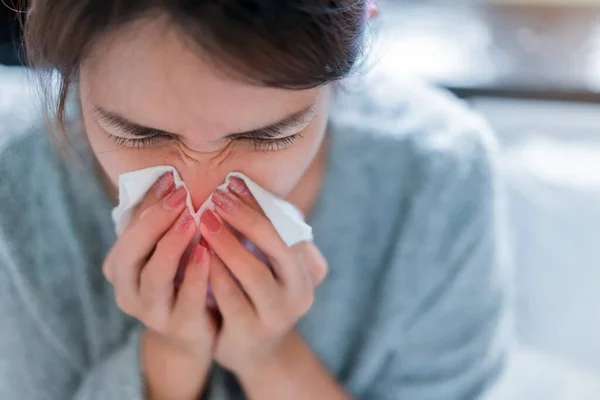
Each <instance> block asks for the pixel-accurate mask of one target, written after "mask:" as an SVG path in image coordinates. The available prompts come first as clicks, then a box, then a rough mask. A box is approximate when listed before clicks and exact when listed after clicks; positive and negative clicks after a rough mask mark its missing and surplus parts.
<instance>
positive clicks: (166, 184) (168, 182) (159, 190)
mask: <svg viewBox="0 0 600 400" xmlns="http://www.w3.org/2000/svg"><path fill="white" fill-rule="evenodd" d="M174 189H175V178H173V174H172V173H171V172H167V173H166V174H164V175H163V176H161V177H160V179H159V180H158V181H157V182H156V183H155V184H154V195H155V196H156V198H157V199H158V200H162V199H163V198H164V197H165V196H166V195H168V194H169V193H171V192H172V191H173V190H174Z"/></svg>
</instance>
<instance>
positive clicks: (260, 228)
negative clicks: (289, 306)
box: [212, 190, 297, 284]
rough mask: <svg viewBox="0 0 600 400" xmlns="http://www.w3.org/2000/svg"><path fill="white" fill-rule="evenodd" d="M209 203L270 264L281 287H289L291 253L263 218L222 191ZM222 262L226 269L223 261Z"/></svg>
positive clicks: (270, 224) (292, 271) (217, 191)
mask: <svg viewBox="0 0 600 400" xmlns="http://www.w3.org/2000/svg"><path fill="white" fill-rule="evenodd" d="M212 200H213V202H214V203H215V205H216V206H217V207H216V210H217V213H218V214H219V216H220V217H221V218H223V219H224V220H225V221H226V222H227V223H228V224H229V225H231V226H232V227H233V228H234V229H235V230H236V231H239V232H240V233H242V235H244V236H245V237H246V238H248V240H250V241H251V242H252V243H254V244H255V245H256V246H257V247H258V248H259V249H260V250H261V251H263V252H264V253H265V254H266V255H267V256H268V257H269V258H270V259H271V260H272V261H273V262H272V266H273V269H274V270H275V275H277V277H278V278H279V279H280V280H281V281H283V283H284V284H289V283H290V282H293V281H294V280H295V279H297V274H296V272H295V271H294V268H290V266H291V265H292V264H293V259H292V257H291V255H292V252H291V251H290V249H289V248H288V246H287V245H286V244H285V242H284V241H283V240H282V239H281V237H280V236H279V233H277V231H276V230H275V227H274V226H273V224H272V223H271V221H269V219H268V218H267V217H266V216H264V215H263V214H260V213H258V212H257V211H256V210H254V209H253V208H251V207H250V206H248V205H247V204H245V203H243V202H241V201H240V200H239V199H238V198H236V197H233V196H230V195H228V194H227V193H225V192H223V191H221V190H216V191H215V193H214V194H213V196H212ZM223 261H225V264H226V265H229V264H228V263H227V261H226V260H225V259H223ZM286 267H287V268H286ZM236 276H237V275H236Z"/></svg>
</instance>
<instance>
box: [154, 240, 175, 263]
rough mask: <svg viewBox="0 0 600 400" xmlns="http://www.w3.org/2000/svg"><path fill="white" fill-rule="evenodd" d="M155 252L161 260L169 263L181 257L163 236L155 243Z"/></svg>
mask: <svg viewBox="0 0 600 400" xmlns="http://www.w3.org/2000/svg"><path fill="white" fill-rule="evenodd" d="M155 254H156V256H157V257H158V259H159V260H160V261H161V262H163V263H165V264H169V265H171V264H173V263H176V262H179V259H180V257H181V254H180V253H179V252H178V251H177V249H175V248H174V246H171V245H170V243H168V241H167V240H165V238H163V239H162V240H161V241H159V242H158V244H157V245H156V251H155Z"/></svg>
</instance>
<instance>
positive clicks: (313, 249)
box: [293, 242, 329, 287]
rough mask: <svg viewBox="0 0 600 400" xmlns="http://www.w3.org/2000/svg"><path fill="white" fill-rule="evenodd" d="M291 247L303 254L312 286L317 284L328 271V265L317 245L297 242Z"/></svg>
mask: <svg viewBox="0 0 600 400" xmlns="http://www.w3.org/2000/svg"><path fill="white" fill-rule="evenodd" d="M293 248H294V250H295V251H298V252H300V253H301V254H302V255H303V257H304V261H305V264H306V266H307V268H308V272H309V274H310V280H311V282H312V284H313V287H317V286H319V285H320V284H321V283H322V282H323V280H324V279H325V277H326V276H327V273H328V272H329V267H328V265H327V261H326V260H325V257H324V256H323V254H322V253H321V252H320V251H319V249H318V248H317V246H315V245H314V244H313V243H310V242H302V243H298V244H297V245H295V246H293Z"/></svg>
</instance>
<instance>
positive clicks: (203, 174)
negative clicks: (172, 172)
mask: <svg viewBox="0 0 600 400" xmlns="http://www.w3.org/2000/svg"><path fill="white" fill-rule="evenodd" d="M180 175H181V179H183V181H184V182H185V184H186V186H187V188H188V190H189V191H190V195H191V197H192V204H193V206H194V210H198V208H200V206H201V205H202V204H203V203H204V202H205V201H206V200H207V199H208V196H210V194H211V193H212V192H213V190H215V188H216V187H217V186H219V185H221V184H222V183H223V182H224V181H225V177H226V176H227V173H226V172H220V171H210V170H207V169H206V168H202V167H199V166H198V165H194V166H190V167H188V168H186V169H185V170H184V171H181V172H180Z"/></svg>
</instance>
